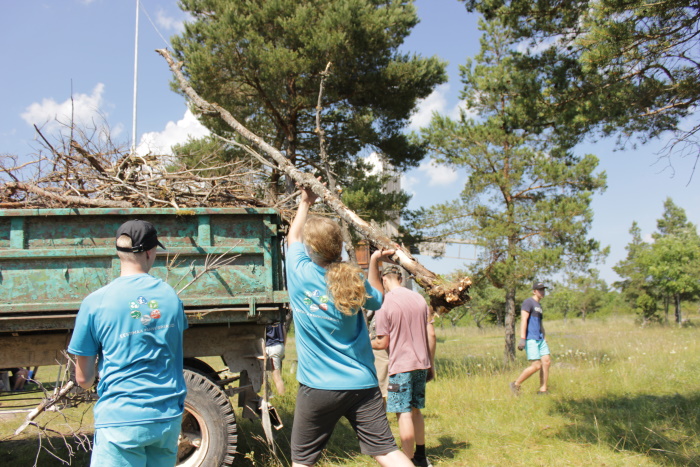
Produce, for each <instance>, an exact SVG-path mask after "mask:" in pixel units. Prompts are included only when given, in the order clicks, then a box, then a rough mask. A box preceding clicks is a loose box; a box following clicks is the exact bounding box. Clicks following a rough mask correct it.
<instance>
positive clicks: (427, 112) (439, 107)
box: [408, 84, 476, 131]
mask: <svg viewBox="0 0 700 467" xmlns="http://www.w3.org/2000/svg"><path fill="white" fill-rule="evenodd" d="M449 90H450V85H449V84H441V85H440V86H438V87H437V88H435V90H434V91H433V92H432V93H431V94H430V95H429V96H428V97H426V98H425V99H422V100H421V101H420V102H419V103H418V110H417V111H416V113H415V114H413V116H412V117H411V121H410V123H409V125H408V127H409V128H410V129H411V130H414V131H417V130H420V129H421V128H424V127H426V126H428V125H429V124H430V120H431V119H432V118H433V114H434V113H438V114H443V115H446V116H447V117H449V118H451V119H453V120H456V119H458V118H459V115H460V111H461V110H465V111H466V109H465V108H466V104H465V102H464V101H459V102H458V103H457V104H456V105H455V106H454V107H452V108H448V107H447V105H448V104H447V93H448V92H449ZM467 115H468V116H471V117H474V116H476V113H473V112H467Z"/></svg>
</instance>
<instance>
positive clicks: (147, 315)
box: [129, 295, 161, 326]
mask: <svg viewBox="0 0 700 467" xmlns="http://www.w3.org/2000/svg"><path fill="white" fill-rule="evenodd" d="M129 316H131V317H132V318H133V319H138V320H139V321H141V324H143V325H144V326H148V325H149V324H151V321H153V320H154V319H158V318H160V317H161V311H160V306H159V305H158V301H157V300H149V299H148V298H146V297H144V296H143V295H140V296H139V297H137V298H136V300H133V301H129Z"/></svg>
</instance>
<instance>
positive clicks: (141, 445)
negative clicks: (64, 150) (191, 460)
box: [68, 220, 187, 467]
mask: <svg viewBox="0 0 700 467" xmlns="http://www.w3.org/2000/svg"><path fill="white" fill-rule="evenodd" d="M116 247H117V255H118V257H119V260H120V265H121V273H120V276H119V277H118V278H116V279H114V280H113V281H112V282H111V283H109V284H108V285H106V286H105V287H102V288H101V289H99V290H97V291H96V292H93V293H92V294H90V295H89V296H88V297H87V298H85V300H83V302H82V304H81V305H80V310H79V311H78V316H77V317H76V320H75V329H74V330H73V336H72V337H71V341H70V344H69V346H68V352H70V353H71V354H73V355H75V356H76V368H75V370H76V371H75V379H76V381H77V383H78V384H79V385H80V386H81V387H83V388H86V389H88V388H90V387H92V385H93V384H94V382H95V376H96V375H95V362H97V365H98V372H99V382H98V385H97V394H98V396H99V399H98V401H97V403H96V404H95V408H94V414H95V438H94V446H93V450H92V460H91V464H92V465H93V466H94V465H105V466H108V465H109V466H111V465H129V466H131V467H134V466H149V467H152V466H163V467H166V466H167V467H172V466H174V465H175V464H176V463H177V446H178V436H179V434H180V423H181V419H182V413H183V410H184V404H185V396H186V394H187V388H186V386H185V379H184V376H183V373H182V366H183V350H182V337H183V331H184V330H185V329H186V328H187V317H186V316H185V311H184V307H183V304H182V301H180V299H179V298H178V296H177V293H176V292H175V290H173V288H172V287H170V286H169V285H168V284H166V283H165V282H163V281H162V280H160V279H157V278H155V277H153V276H151V275H149V274H148V272H149V270H150V269H151V268H152V267H153V263H154V262H155V259H156V249H157V247H161V248H163V245H162V244H161V243H160V242H159V241H158V236H157V232H156V229H155V227H153V224H151V223H150V222H146V221H142V220H131V221H128V222H125V223H124V224H122V225H121V227H119V229H118V230H117V240H116Z"/></svg>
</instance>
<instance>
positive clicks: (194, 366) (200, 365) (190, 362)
mask: <svg viewBox="0 0 700 467" xmlns="http://www.w3.org/2000/svg"><path fill="white" fill-rule="evenodd" d="M183 366H184V367H185V370H194V371H197V372H199V373H202V374H203V375H204V376H206V377H207V378H209V379H210V380H212V381H221V378H220V377H219V374H218V373H217V372H216V370H215V369H214V368H212V367H211V366H210V365H209V364H208V363H205V362H203V361H202V360H200V359H198V358H185V359H184V360H183Z"/></svg>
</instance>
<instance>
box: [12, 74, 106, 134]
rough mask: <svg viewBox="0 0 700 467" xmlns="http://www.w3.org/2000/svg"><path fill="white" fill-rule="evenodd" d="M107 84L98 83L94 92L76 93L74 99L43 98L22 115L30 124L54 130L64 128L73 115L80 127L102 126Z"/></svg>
mask: <svg viewBox="0 0 700 467" xmlns="http://www.w3.org/2000/svg"><path fill="white" fill-rule="evenodd" d="M104 89H105V85H104V84H102V83H98V84H97V86H95V88H94V89H93V90H92V94H90V95H88V94H75V95H73V99H72V100H71V99H66V100H65V101H63V102H56V101H55V100H54V99H52V98H47V99H43V100H42V101H41V102H35V103H33V104H31V105H30V106H29V107H27V109H26V111H25V112H24V113H23V114H21V115H20V117H22V119H23V120H24V121H25V122H27V123H28V124H29V125H36V126H38V127H43V128H44V129H45V130H47V131H49V132H52V131H56V130H62V129H64V128H66V127H65V125H70V122H71V115H72V119H73V122H74V125H75V126H76V127H79V128H89V127H93V126H102V125H101V123H102V122H104V121H105V120H106V117H107V113H106V112H104V111H103V110H102V109H101V107H102V105H103V100H102V94H103V93H104Z"/></svg>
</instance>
